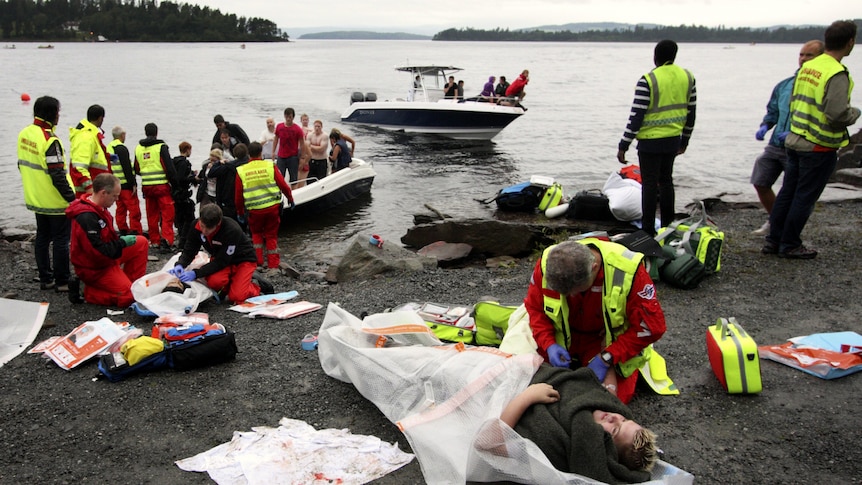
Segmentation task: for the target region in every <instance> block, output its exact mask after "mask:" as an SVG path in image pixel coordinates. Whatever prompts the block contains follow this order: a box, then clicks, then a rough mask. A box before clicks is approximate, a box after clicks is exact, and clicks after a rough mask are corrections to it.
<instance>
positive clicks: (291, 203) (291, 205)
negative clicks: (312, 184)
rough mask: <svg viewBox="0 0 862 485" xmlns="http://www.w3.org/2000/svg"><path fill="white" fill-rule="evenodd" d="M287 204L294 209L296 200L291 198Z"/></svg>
mask: <svg viewBox="0 0 862 485" xmlns="http://www.w3.org/2000/svg"><path fill="white" fill-rule="evenodd" d="M287 206H288V207H289V208H290V210H293V208H294V207H296V202H294V201H292V200H289V201H287Z"/></svg>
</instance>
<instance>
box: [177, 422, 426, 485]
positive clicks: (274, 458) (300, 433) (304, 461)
mask: <svg viewBox="0 0 862 485" xmlns="http://www.w3.org/2000/svg"><path fill="white" fill-rule="evenodd" d="M279 424H280V426H279V427H278V428H270V427H256V428H252V429H253V431H248V432H240V431H237V432H234V435H233V439H231V441H229V442H227V443H223V444H221V445H219V446H217V447H215V448H212V449H211V450H209V451H205V452H203V453H199V454H197V455H195V456H192V457H189V458H186V459H183V460H179V461H177V462H176V465H177V466H178V467H180V469H182V470H185V471H195V472H207V473H209V476H210V478H212V479H213V480H214V481H215V482H216V483H218V484H219V485H240V484H242V485H245V484H248V485H253V484H262V485H278V484H293V483H303V484H331V483H342V484H345V485H348V484H361V483H367V482H370V481H372V480H375V479H377V478H380V477H382V476H384V475H386V474H387V473H389V472H392V471H395V470H397V469H399V468H401V467H402V466H404V465H406V464H407V463H410V461H411V460H412V459H413V455H411V454H409V453H404V452H403V451H401V450H399V449H398V446H397V444H389V443H385V442H383V441H381V440H380V439H379V438H377V437H374V436H364V435H355V434H351V433H350V432H349V431H347V430H346V429H341V430H338V429H324V430H319V431H318V430H316V429H314V428H313V427H312V426H310V425H308V424H307V423H305V422H304V421H299V420H296V419H289V418H282V419H281V421H280V422H279Z"/></svg>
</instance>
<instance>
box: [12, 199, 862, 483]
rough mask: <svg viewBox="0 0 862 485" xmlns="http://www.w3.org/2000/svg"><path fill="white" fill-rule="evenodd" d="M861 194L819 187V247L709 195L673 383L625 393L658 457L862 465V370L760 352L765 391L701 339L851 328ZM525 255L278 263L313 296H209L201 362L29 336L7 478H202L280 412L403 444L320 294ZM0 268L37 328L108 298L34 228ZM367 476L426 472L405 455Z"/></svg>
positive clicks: (401, 478) (662, 344) (860, 328)
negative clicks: (221, 355)
mask: <svg viewBox="0 0 862 485" xmlns="http://www.w3.org/2000/svg"><path fill="white" fill-rule="evenodd" d="M860 208H862V205H860V203H859V202H856V201H845V202H832V203H826V204H818V206H817V209H816V211H815V213H814V214H813V215H812V217H811V219H810V221H809V223H808V226H807V227H806V229H805V231H804V233H803V237H804V238H805V240H806V244H807V245H809V246H811V247H814V248H816V249H818V250H819V251H820V255H819V256H818V257H817V258H816V259H813V260H809V261H792V260H784V259H779V258H777V257H775V256H766V255H762V254H760V252H759V249H760V246H761V243H762V239H761V238H758V237H755V236H752V235H750V231H751V230H752V229H754V228H757V227H759V226H760V225H761V224H762V223H763V221H764V220H765V213H764V212H763V211H762V210H760V209H756V208H753V207H752V206H751V205H749V206H730V205H725V204H721V203H719V204H718V205H717V206H716V207H715V208H713V209H712V210H711V211H710V212H711V215H712V216H713V217H714V219H715V220H716V222H717V223H718V224H719V226H720V227H721V228H722V229H723V230H724V231H725V233H726V243H725V249H724V254H723V257H722V261H721V272H720V273H718V274H716V275H713V276H711V277H709V278H708V279H706V280H705V281H704V282H703V283H702V284H701V285H700V287H699V288H697V289H695V290H689V291H685V290H678V289H674V288H671V287H668V286H667V285H665V284H662V283H658V285H657V286H658V296H659V299H660V300H661V302H662V306H663V308H664V311H665V315H666V317H667V325H668V331H667V333H666V334H665V336H664V337H663V338H662V339H661V340H660V341H659V342H658V343H657V344H656V347H657V348H658V349H659V351H660V352H661V353H662V354H663V355H664V356H665V358H666V359H667V363H668V371H669V373H670V376H671V378H672V379H673V380H674V381H675V383H676V384H677V386H678V387H679V388H680V389H681V393H680V395H679V396H672V397H661V396H657V395H654V394H651V393H650V391H648V390H641V391H640V392H639V394H638V396H637V397H635V399H634V401H633V402H632V404H631V407H632V409H633V411H634V413H635V415H636V416H637V417H638V418H639V419H638V421H640V422H641V423H642V424H644V425H646V426H648V427H650V428H652V429H653V430H654V431H656V432H657V433H658V435H659V440H660V447H661V448H662V449H663V450H664V452H665V460H666V461H668V462H670V463H672V464H674V465H676V466H678V467H680V468H683V469H685V470H687V471H689V472H691V473H692V474H694V475H695V477H696V483H702V484H711V483H785V484H809V483H862V474H860V471H859V470H860V465H859V464H860V463H862V447H860V446H859V444H860V443H862V421H860V418H859V414H858V403H859V396H860V391H862V380H860V379H862V376H860V375H852V376H848V377H844V378H841V379H838V380H834V381H826V380H821V379H818V378H815V377H812V376H809V375H807V374H804V373H802V372H800V371H797V370H794V369H791V368H790V367H786V366H783V365H780V364H777V363H775V362H771V361H761V368H762V379H763V386H764V390H763V392H762V393H761V394H759V395H754V396H738V395H728V394H727V393H726V392H724V390H723V389H722V387H721V386H720V384H719V382H718V380H717V379H716V378H715V376H714V375H713V374H712V371H711V369H710V366H709V362H708V358H707V354H706V345H705V333H706V327H707V326H709V325H710V324H712V323H714V322H715V320H716V319H717V318H718V317H731V316H733V317H736V319H737V320H738V321H739V323H740V324H741V325H742V326H744V327H745V329H746V330H747V331H748V332H749V333H751V334H752V336H753V337H754V338H755V340H756V341H757V343H758V344H761V345H763V344H776V343H782V342H784V341H785V340H786V339H787V338H790V337H796V336H800V335H806V334H809V333H815V332H834V331H844V330H853V331H856V332H860V333H862V324H860V317H859V315H860V314H862V299H860V298H859V288H860V286H859V283H858V280H859V277H860V275H862V268H860V266H862V258H860V257H859V245H860V240H859V239H857V237H859V236H860V219H862V215H860ZM405 230H406V228H405ZM285 259H286V260H287V261H288V262H291V263H292V264H293V265H294V266H295V267H297V268H298V269H300V270H302V271H312V270H313V271H321V267H322V268H323V269H324V270H325V265H323V264H320V263H321V262H304V261H291V258H290V255H289V254H287V255H286V256H285ZM163 262H164V261H160V262H158V263H156V262H153V263H150V269H151V270H154V269H156V268H157V267H160V266H161V265H162V264H163ZM533 265H534V261H533V260H530V259H529V258H524V259H521V260H518V261H517V263H516V265H514V266H513V267H508V268H503V267H498V268H486V267H485V266H484V265H482V264H476V265H471V266H468V267H465V268H459V269H435V270H429V271H423V272H414V273H399V274H385V275H382V276H379V277H376V278H372V279H368V280H366V281H357V282H348V283H340V284H335V285H327V284H325V283H320V282H318V281H314V280H308V281H306V280H300V281H297V280H294V279H291V278H289V277H286V276H277V277H274V278H273V279H272V280H273V282H274V283H275V285H276V289H277V290H280V291H286V290H291V289H293V290H297V291H298V292H299V294H300V299H302V300H308V301H312V302H317V303H320V304H322V305H324V309H323V310H320V311H317V312H314V313H311V314H308V315H304V316H300V317H297V318H294V319H291V320H286V321H278V320H268V319H246V318H243V317H242V315H240V314H238V313H234V312H230V311H228V310H227V306H225V305H216V304H215V303H213V302H211V301H209V302H206V303H204V304H203V305H202V306H201V308H200V309H199V310H200V311H204V312H207V313H209V314H210V320H211V321H214V322H219V323H223V324H224V325H226V326H227V327H228V328H230V329H232V330H233V331H235V332H236V339H237V345H238V347H239V350H240V353H239V354H238V356H237V359H236V361H235V362H232V363H228V364H223V365H219V366H214V367H209V368H205V369H201V370H194V371H186V372H171V371H162V372H154V373H149V374H143V375H138V376H134V377H132V378H130V379H128V380H126V381H123V382H120V383H110V382H108V381H106V380H97V381H94V380H93V378H94V377H95V376H96V375H97V373H98V371H97V369H96V366H95V364H94V363H86V364H84V365H82V366H81V367H79V368H76V369H74V370H72V371H69V372H67V371H64V370H62V369H60V368H59V367H58V366H57V365H55V364H54V363H53V362H50V361H44V360H43V359H41V358H40V357H39V356H37V355H30V354H26V353H25V354H22V355H20V356H18V357H16V358H15V359H13V360H12V361H11V362H9V363H7V364H6V365H5V366H4V367H2V368H0V407H2V409H3V410H4V412H3V418H2V420H0V447H2V448H0V483H3V484H18V483H62V484H66V483H68V484H78V483H100V484H101V483H130V484H131V483H135V484H137V483H153V484H166V483H170V484H173V483H211V481H210V479H209V477H208V476H207V475H206V474H199V473H189V472H184V471H182V470H180V469H179V468H178V467H177V466H176V465H175V464H174V461H176V460H179V459H182V458H186V457H189V456H192V455H195V454H197V453H200V452H202V451H205V450H208V449H210V448H212V447H214V446H217V445H219V444H221V443H224V442H226V441H229V440H230V439H231V436H232V433H233V432H234V431H247V430H250V429H251V428H252V427H255V426H277V425H278V421H279V419H281V418H282V417H289V418H294V419H299V420H303V421H306V422H307V423H309V424H310V425H312V426H314V427H315V428H317V429H323V428H347V429H349V430H350V431H351V432H353V433H357V434H368V435H374V436H377V437H379V438H380V439H382V440H384V441H387V442H397V443H398V445H399V447H400V448H401V449H402V450H406V451H410V447H409V445H408V444H407V441H406V439H405V438H404V437H403V436H402V435H401V434H400V432H399V431H398V429H397V428H396V427H395V425H394V424H392V423H390V422H388V421H387V420H386V419H385V418H384V417H383V415H382V414H381V413H380V412H379V411H378V410H377V409H376V408H375V407H374V406H373V405H372V404H371V403H370V402H368V401H366V400H365V399H364V398H363V397H362V396H361V395H360V394H359V393H358V392H356V390H355V389H354V388H353V387H352V386H351V385H348V384H344V383H342V382H339V381H336V380H334V379H331V378H329V377H327V376H326V375H325V374H324V373H323V371H322V370H321V368H320V364H319V361H318V357H317V353H316V352H314V351H304V350H302V349H301V348H300V340H301V339H302V337H303V336H304V335H305V334H307V333H309V332H312V331H315V330H317V328H318V327H319V326H320V323H321V321H322V319H323V314H324V311H325V306H326V304H327V303H328V302H338V303H340V304H341V306H342V307H343V308H345V309H346V310H348V311H349V312H351V313H353V314H355V315H357V316H358V315H360V314H361V313H363V312H369V313H375V312H381V311H384V310H385V309H387V308H391V307H393V306H397V305H399V304H402V303H405V302H410V301H419V302H422V301H436V302H451V303H466V304H471V303H475V302H476V301H479V300H481V299H484V298H485V297H487V296H491V297H495V298H496V299H498V301H500V302H502V303H506V304H518V303H520V301H521V300H522V299H523V297H524V295H525V292H526V287H527V282H528V279H529V276H530V272H531V270H532V268H533ZM0 271H2V273H3V274H5V275H6V276H5V277H4V278H2V282H0V294H8V293H14V294H15V298H17V299H20V300H30V301H48V302H50V308H49V311H48V317H47V321H46V325H45V327H44V328H43V329H42V331H41V332H40V333H39V336H38V337H37V339H36V342H39V341H41V340H43V339H45V338H47V337H50V336H53V335H65V334H67V333H68V332H69V331H70V330H71V329H72V328H74V327H75V326H77V325H79V324H80V323H81V322H83V321H86V320H96V319H98V318H101V317H103V316H106V309H105V308H104V307H98V306H92V305H86V304H85V305H72V304H70V303H69V301H68V300H67V298H66V295H65V294H59V293H54V292H53V291H40V290H39V284H38V282H34V281H33V277H34V275H35V262H34V258H33V254H32V247H31V246H30V243H22V242H17V241H15V242H10V241H5V240H0ZM112 318H113V319H115V320H128V321H129V322H131V323H133V324H135V325H137V326H140V327H143V328H145V329H147V330H148V329H149V323H150V321H149V320H147V319H144V318H142V317H139V316H137V315H135V314H133V313H131V312H130V311H128V310H127V311H126V312H125V314H124V315H121V316H116V317H112ZM375 483H381V484H407V483H411V484H412V483H423V478H422V474H421V471H420V467H419V464H418V462H417V461H416V460H414V461H413V462H411V463H410V464H408V465H407V466H405V467H403V468H402V469H400V470H398V471H396V472H393V473H391V474H389V475H387V476H385V477H383V478H381V479H379V480H377V481H376V482H375Z"/></svg>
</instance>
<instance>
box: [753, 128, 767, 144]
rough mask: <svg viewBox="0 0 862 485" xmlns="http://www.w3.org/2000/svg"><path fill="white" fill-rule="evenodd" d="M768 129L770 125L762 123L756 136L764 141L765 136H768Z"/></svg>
mask: <svg viewBox="0 0 862 485" xmlns="http://www.w3.org/2000/svg"><path fill="white" fill-rule="evenodd" d="M767 131H769V127H768V126H766V125H760V128H759V129H758V130H757V133H755V134H754V137H755V138H757V139H758V140H760V141H763V137H764V136H766V132H767Z"/></svg>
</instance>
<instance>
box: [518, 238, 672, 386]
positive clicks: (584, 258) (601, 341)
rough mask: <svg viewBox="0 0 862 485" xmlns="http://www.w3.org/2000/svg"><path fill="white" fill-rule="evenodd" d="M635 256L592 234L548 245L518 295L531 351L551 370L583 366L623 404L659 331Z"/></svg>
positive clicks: (655, 306)
mask: <svg viewBox="0 0 862 485" xmlns="http://www.w3.org/2000/svg"><path fill="white" fill-rule="evenodd" d="M642 259H643V255H642V254H640V253H635V252H633V251H630V250H628V249H626V248H625V247H624V246H622V245H620V244H616V243H612V242H609V241H602V240H599V239H595V238H588V239H583V240H581V241H577V242H576V241H566V242H563V243H560V244H557V245H555V246H551V247H549V248H547V249H546V250H545V251H544V253H543V254H542V259H541V260H540V261H539V262H538V263H537V264H536V268H535V269H534V270H533V276H532V278H531V279H530V286H529V288H528V290H527V297H526V298H525V299H524V305H525V307H526V309H527V313H528V314H529V316H530V328H531V330H532V333H533V339H534V340H535V341H536V345H537V346H538V349H537V350H538V352H539V354H540V355H541V356H542V357H543V358H545V360H546V361H548V362H549V363H550V364H551V365H553V366H554V367H571V368H578V367H582V366H586V367H589V368H590V369H591V370H593V372H594V373H595V374H596V377H598V379H599V381H602V382H603V383H604V384H605V385H606V386H607V387H608V390H610V391H611V392H614V394H616V395H617V397H619V398H620V400H621V401H623V402H624V403H628V402H629V400H631V398H632V397H633V396H634V391H635V384H636V382H637V376H638V370H637V369H638V368H639V367H641V366H642V365H643V364H644V363H645V362H646V361H647V360H649V359H650V357H651V354H652V352H653V350H652V348H651V347H650V344H652V343H653V342H655V341H657V340H658V339H659V338H661V336H662V335H663V334H664V332H665V330H666V325H665V319H664V312H663V311H662V309H661V305H660V304H659V302H658V299H657V298H656V290H655V285H654V284H653V281H652V279H650V277H649V273H648V272H647V270H646V269H645V268H644V265H643V264H642ZM609 369H613V372H611V371H609Z"/></svg>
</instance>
